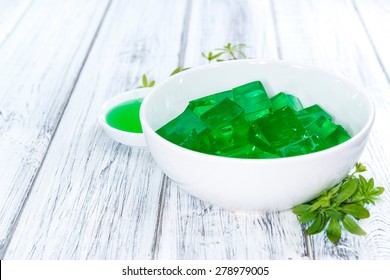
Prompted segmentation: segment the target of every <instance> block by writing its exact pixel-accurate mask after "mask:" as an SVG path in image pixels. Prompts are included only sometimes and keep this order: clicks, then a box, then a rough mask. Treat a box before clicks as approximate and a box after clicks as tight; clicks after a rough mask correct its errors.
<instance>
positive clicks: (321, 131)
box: [306, 116, 351, 151]
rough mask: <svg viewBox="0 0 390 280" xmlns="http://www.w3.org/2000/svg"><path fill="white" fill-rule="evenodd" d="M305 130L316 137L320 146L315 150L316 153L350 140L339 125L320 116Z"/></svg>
mask: <svg viewBox="0 0 390 280" xmlns="http://www.w3.org/2000/svg"><path fill="white" fill-rule="evenodd" d="M306 129H307V131H309V132H310V133H312V134H314V135H317V136H318V139H319V141H320V144H319V145H318V147H317V149H316V150H317V151H319V150H324V149H328V148H331V147H334V146H336V145H338V144H341V143H343V142H345V141H347V140H348V139H350V138H351V136H350V135H349V134H348V132H347V131H346V130H345V129H344V128H343V127H342V126H341V125H337V124H335V123H333V122H332V121H331V120H329V119H327V118H326V117H325V116H320V117H318V118H317V119H316V120H314V121H312V122H311V123H310V124H309V125H307V126H306Z"/></svg>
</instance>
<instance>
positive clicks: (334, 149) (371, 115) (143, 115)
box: [140, 59, 375, 163]
mask: <svg viewBox="0 0 390 280" xmlns="http://www.w3.org/2000/svg"><path fill="white" fill-rule="evenodd" d="M246 63H249V64H279V65H285V66H290V67H291V66H292V67H299V68H301V69H307V70H312V71H316V72H319V73H320V74H323V75H327V76H329V77H332V78H334V79H337V80H339V81H340V82H342V83H344V84H346V85H348V86H350V87H352V88H354V89H355V90H356V91H357V92H359V94H361V95H362V96H364V97H365V98H366V100H367V103H368V104H367V106H368V119H367V121H366V122H365V124H364V126H363V128H362V129H361V130H360V131H359V132H358V133H357V134H356V135H353V136H352V137H351V139H349V140H347V141H345V142H343V143H341V144H338V145H336V146H334V147H331V148H328V149H325V150H322V151H318V152H314V153H310V154H304V155H298V156H291V157H282V158H266V159H264V158H234V157H224V156H218V155H212V154H206V153H202V152H198V151H194V150H190V149H187V148H184V147H181V146H179V145H176V144H174V143H172V142H170V141H169V140H167V139H165V138H163V137H161V136H160V135H158V134H157V133H156V131H155V130H154V129H152V128H151V127H150V125H149V123H148V121H147V118H146V113H145V110H146V109H145V108H146V107H147V106H148V104H149V102H150V101H149V100H150V99H151V98H153V95H154V94H155V92H156V91H157V92H158V90H159V89H160V87H163V86H164V85H165V84H167V83H171V81H174V80H178V79H180V78H181V77H182V76H186V75H189V74H191V73H193V72H199V71H202V70H204V69H209V68H219V67H223V66H224V65H226V64H246ZM374 119H375V107H374V103H373V101H372V99H371V98H370V97H369V96H368V94H366V93H365V91H363V90H362V89H361V88H360V87H359V86H357V85H355V84H354V83H352V82H351V81H349V80H348V79H346V78H345V77H343V76H339V75H336V74H334V73H331V72H328V71H325V70H323V69H321V68H318V67H316V66H312V65H305V64H299V63H295V62H289V61H286V60H263V59H238V60H230V61H222V62H218V63H212V64H206V65H200V66H196V67H193V68H191V69H188V70H186V71H182V72H180V73H177V74H175V75H173V76H171V77H169V78H167V79H166V80H164V81H163V82H161V83H159V84H157V85H156V87H154V88H152V90H151V91H150V93H149V94H148V95H147V96H146V97H145V98H144V100H143V102H142V105H141V110H140V120H141V124H142V129H143V131H144V133H145V130H148V131H149V132H151V133H152V135H153V136H154V137H157V138H160V139H161V140H162V141H163V143H164V144H165V145H168V147H172V148H177V149H179V151H180V152H183V153H194V154H195V155H196V156H199V157H202V158H208V159H213V160H217V161H218V160H223V161H232V162H233V161H234V162H241V163H244V162H275V163H276V162H280V161H283V162H287V161H296V160H305V159H311V158H313V157H315V158H318V157H324V156H327V155H328V154H333V153H337V152H338V151H339V150H342V149H344V148H345V146H349V145H353V144H354V143H355V142H357V141H359V139H361V138H362V137H363V136H364V135H365V134H367V133H368V132H369V131H370V129H371V127H372V125H373V122H374ZM148 146H149V144H148Z"/></svg>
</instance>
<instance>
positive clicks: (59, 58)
mask: <svg viewBox="0 0 390 280" xmlns="http://www.w3.org/2000/svg"><path fill="white" fill-rule="evenodd" d="M9 2H12V1H9ZM107 3H108V2H107V1H105V0H103V1H83V2H82V3H80V2H79V1H67V2H66V3H65V2H58V1H56V2H54V1H46V0H37V1H35V2H34V3H33V4H32V6H31V7H30V8H29V9H28V12H27V13H26V14H25V15H24V16H23V17H22V18H21V20H20V21H19V23H18V26H17V28H14V29H13V31H12V35H10V36H9V37H8V39H7V40H5V41H4V42H3V44H2V45H1V48H0V65H1V69H0V155H1V158H0V186H1V187H0V225H1V227H0V257H2V256H3V254H4V247H5V246H6V245H7V244H8V242H9V238H10V236H11V235H12V231H13V227H14V225H15V223H16V221H17V218H18V215H19V213H20V211H21V209H22V207H23V205H24V201H25V200H26V198H27V197H28V194H29V191H30V189H31V186H32V183H33V181H34V178H35V177H36V175H37V172H38V170H39V167H40V166H41V163H42V160H43V158H44V156H45V154H46V150H47V148H48V145H49V143H50V141H51V139H52V136H53V133H54V132H55V129H56V127H57V124H58V122H59V120H60V118H61V114H62V112H63V110H64V107H65V106H66V103H67V101H68V98H69V96H70V93H71V91H72V90H73V87H74V84H75V81H76V80H77V77H78V75H79V71H80V68H81V67H82V65H83V62H84V59H85V57H86V55H87V54H88V51H89V47H90V44H91V42H92V40H93V38H94V35H95V32H96V30H97V28H98V26H99V23H100V20H101V18H102V16H103V14H104V11H105V9H106V7H107ZM20 13H21V12H20V11H19V14H20ZM3 27H4V25H3ZM4 30H6V31H7V30H9V29H8V28H7V26H6V28H5V29H3V32H4ZM1 34H4V33H1Z"/></svg>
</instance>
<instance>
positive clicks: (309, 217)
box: [299, 212, 318, 224]
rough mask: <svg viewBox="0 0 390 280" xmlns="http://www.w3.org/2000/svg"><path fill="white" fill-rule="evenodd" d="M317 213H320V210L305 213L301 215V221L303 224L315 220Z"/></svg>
mask: <svg viewBox="0 0 390 280" xmlns="http://www.w3.org/2000/svg"><path fill="white" fill-rule="evenodd" d="M317 215H318V212H307V213H304V214H302V215H301V216H300V217H299V222H300V223H302V224H304V223H309V222H311V221H313V220H314V219H315V218H316V217H317Z"/></svg>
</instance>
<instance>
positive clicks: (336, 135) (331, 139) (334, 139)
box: [318, 125, 351, 150]
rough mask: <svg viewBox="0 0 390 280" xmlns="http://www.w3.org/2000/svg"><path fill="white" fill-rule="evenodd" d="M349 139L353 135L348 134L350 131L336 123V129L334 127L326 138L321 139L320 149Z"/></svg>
mask: <svg viewBox="0 0 390 280" xmlns="http://www.w3.org/2000/svg"><path fill="white" fill-rule="evenodd" d="M349 139H351V136H350V135H349V134H348V132H347V131H346V130H345V129H344V128H343V127H342V126H341V125H336V129H334V130H333V131H332V132H331V133H330V134H329V135H327V136H326V137H325V138H324V139H321V144H320V145H319V147H318V149H319V150H324V149H328V148H331V147H334V146H336V145H339V144H341V143H343V142H345V141H347V140H349Z"/></svg>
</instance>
